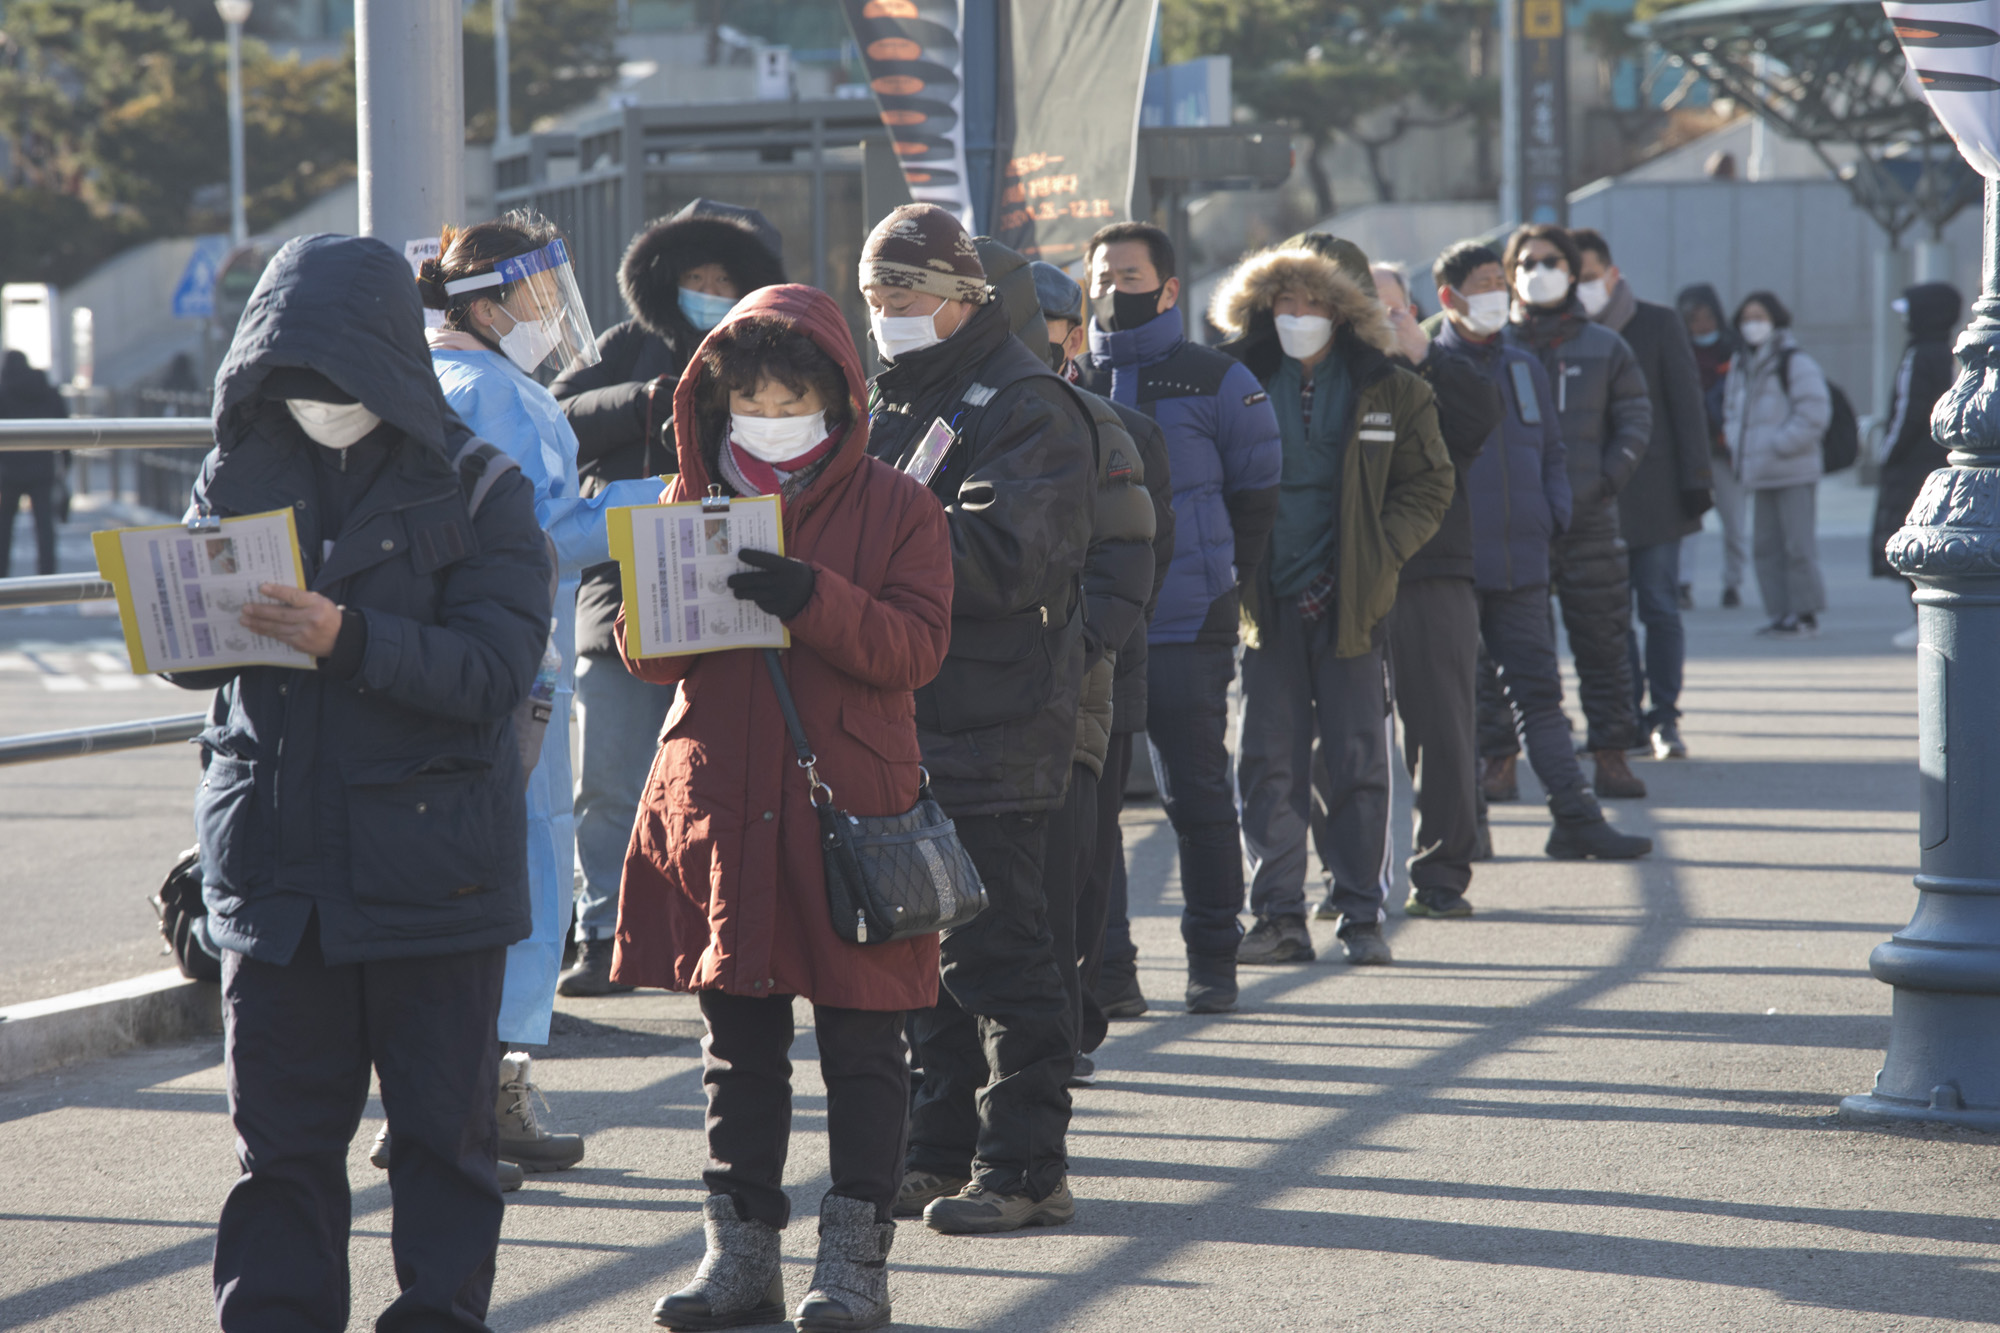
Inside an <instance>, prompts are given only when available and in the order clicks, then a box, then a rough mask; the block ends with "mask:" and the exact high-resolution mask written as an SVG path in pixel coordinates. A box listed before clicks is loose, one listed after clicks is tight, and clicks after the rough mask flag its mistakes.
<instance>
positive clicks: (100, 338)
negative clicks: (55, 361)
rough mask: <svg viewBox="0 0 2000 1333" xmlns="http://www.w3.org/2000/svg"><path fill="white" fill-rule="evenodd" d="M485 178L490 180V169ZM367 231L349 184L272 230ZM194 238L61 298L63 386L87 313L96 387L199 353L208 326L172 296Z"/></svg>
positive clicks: (126, 255) (116, 268)
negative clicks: (178, 315) (180, 310)
mask: <svg viewBox="0 0 2000 1333" xmlns="http://www.w3.org/2000/svg"><path fill="white" fill-rule="evenodd" d="M485 174H486V176H487V177H488V178H489V179H490V178H491V176H492V172H491V170H490V169H489V170H488V171H487V172H486V173H485ZM360 225H361V201H360V193H359V190H358V187H357V186H356V185H355V184H354V183H353V182H351V181H350V182H349V183H347V184H346V185H343V186H341V187H340V188H338V189H335V190H329V191H327V193H325V194H323V195H321V196H320V197H319V198H318V199H315V200H314V201H313V202H312V203H310V204H308V205H307V206H306V207H305V208H303V209H300V210H299V211H298V212H297V213H295V214H293V215H292V216H291V217H289V218H286V219H285V220H284V221H283V222H281V223H279V224H278V225H277V226H275V227H272V228H271V229H270V231H269V233H268V234H269V235H272V236H279V237H292V236H309V235H311V234H313V233H314V232H322V231H331V232H341V233H344V234H348V235H352V234H353V233H354V232H355V231H356V230H358V229H359V228H360ZM194 246H195V242H194V239H193V238H192V237H175V238H172V239H169V240H159V241H148V242H147V243H146V244H144V245H137V246H134V247H132V248H131V249H130V250H126V251H124V252H123V253H121V254H118V255H114V256H113V257H112V258H110V259H108V260H106V261H105V262H104V263H102V264H100V265H98V267H97V268H95V269H93V270H92V271H91V272H90V274H89V275H88V276H87V277H84V278H82V279H80V280H79V281H77V282H75V283H72V284H71V285H70V286H68V287H66V288H64V289H63V291H62V323H61V332H62V337H61V340H60V341H61V344H62V346H61V351H60V358H59V363H60V365H61V367H62V378H64V379H67V378H68V377H69V375H70V372H71V369H72V368H71V366H70V364H69V362H70V349H69V312H70V311H72V310H75V309H77V308H78V307H80V306H88V307H89V308H90V311H91V316H92V327H93V329H94V331H95V334H96V339H97V348H96V351H97V374H96V381H97V383H98V384H100V385H104V386H107V387H110V388H114V389H117V388H126V387H129V386H130V385H132V384H135V383H137V382H138V381H140V380H143V379H145V378H147V377H148V376H150V375H153V374H155V373H157V372H158V371H159V370H160V369H161V368H162V367H164V366H165V365H166V364H167V363H168V362H169V361H171V360H173V358H174V356H175V355H176V354H177V353H180V352H187V353H190V354H193V353H196V352H198V351H199V350H200V348H201V335H202V325H203V324H204V323H205V321H203V320H195V319H175V318H174V288H175V287H176V286H177V285H179V283H180V280H181V273H182V272H183V271H184V270H185V269H186V268H187V262H188V257H189V256H190V255H192V254H193V253H194Z"/></svg>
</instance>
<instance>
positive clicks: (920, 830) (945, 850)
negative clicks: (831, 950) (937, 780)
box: [764, 648, 986, 944]
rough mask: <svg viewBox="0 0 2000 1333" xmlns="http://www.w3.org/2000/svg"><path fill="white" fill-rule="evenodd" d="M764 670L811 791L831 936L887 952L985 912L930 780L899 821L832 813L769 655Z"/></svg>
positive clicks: (769, 652) (829, 795)
mask: <svg viewBox="0 0 2000 1333" xmlns="http://www.w3.org/2000/svg"><path fill="white" fill-rule="evenodd" d="M764 665H765V666H766V667H768V668H770V671H771V684H772V686H773V687H774V688H775V689H776V690H777V691H778V707H779V708H780V709H781V710H782V711H783V712H784V715H785V730H786V731H788V732H790V733H791V737H792V748H793V749H794V750H796V751H798V756H799V760H798V762H799V767H800V768H803V769H804V770H805V771H806V781H807V782H808V783H810V784H811V788H812V804H813V810H814V812H815V813H816V814H818V816H819V846H820V854H821V856H822V857H823V858H824V859H825V861H826V901H827V908H828V910H829V911H830V912H831V913H832V915H833V930H834V933H835V934H836V935H839V936H840V937H841V938H842V939H844V940H848V941H851V942H852V943H855V944H886V943H888V942H889V941H890V940H905V939H908V938H910V937H911V936H912V935H930V934H934V933H936V932H937V931H941V930H950V929H952V928H953V927H955V926H962V925H964V924H965V923H966V922H968V921H970V920H972V918H974V917H976V916H978V915H979V914H980V913H981V912H983V911H985V910H986V886H985V885H984V884H982V883H980V881H979V872H978V871H977V870H975V869H974V868H973V865H972V858H971V857H970V856H969V855H967V854H966V850H965V847H964V845H963V844H961V843H960V842H959V840H958V830H957V828H956V827H955V826H954V825H953V824H952V822H951V820H949V819H947V818H946V817H945V813H944V810H943V808H942V807H940V806H939V805H938V803H937V802H936V801H935V800H933V799H932V797H931V779H930V775H929V774H928V773H926V774H924V777H923V785H922V786H921V787H920V788H919V789H918V791H917V803H916V804H915V805H913V806H911V807H910V808H909V809H908V810H906V811H904V812H903V813H902V814H900V815H850V814H848V813H847V812H846V811H845V810H842V809H840V808H838V807H837V806H835V805H834V803H833V789H832V788H831V787H829V786H827V785H826V784H825V783H824V782H821V781H820V778H819V769H818V764H819V759H818V757H817V756H816V755H814V754H813V748H812V743H811V742H810V741H808V740H807V739H806V730H805V727H804V725H803V724H801V723H800V721H799V710H798V706H797V705H796V704H795V703H793V701H792V690H791V686H790V685H788V684H786V682H785V672H784V669H783V668H782V667H781V666H780V665H779V664H778V654H777V652H776V651H775V650H773V649H769V648H767V649H765V650H764Z"/></svg>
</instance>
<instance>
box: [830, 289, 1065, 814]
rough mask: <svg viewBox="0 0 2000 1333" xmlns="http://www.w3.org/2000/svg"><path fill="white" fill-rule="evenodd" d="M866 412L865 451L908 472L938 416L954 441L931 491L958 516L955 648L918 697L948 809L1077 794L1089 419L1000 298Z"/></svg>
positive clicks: (1011, 807) (879, 379)
mask: <svg viewBox="0 0 2000 1333" xmlns="http://www.w3.org/2000/svg"><path fill="white" fill-rule="evenodd" d="M868 411H869V416H870V420H871V424H870V431H869V439H868V450H869V452H870V453H871V454H873V455H874V456H875V457H877V458H879V459H882V460H883V461H885V462H888V463H890V464H893V465H894V466H896V467H899V468H900V467H904V466H905V465H906V464H907V463H908V462H909V461H910V458H911V456H912V455H913V454H915V453H916V451H917V448H918V446H919V445H920V444H921V443H922V441H923V438H924V435H925V432H926V431H928V430H929V428H930V426H931V423H932V422H933V421H937V420H940V419H942V420H943V421H944V422H945V423H946V424H947V425H949V426H951V427H952V428H953V429H954V430H955V431H956V432H957V433H958V438H957V441H956V443H955V444H954V445H953V446H952V447H951V449H950V451H949V452H948V453H947V454H946V456H945V459H944V461H943V463H942V465H941V466H940V467H939V468H938V470H937V474H936V475H935V476H934V477H933V478H932V479H931V483H930V487H931V490H932V492H933V493H935V494H936V495H937V497H938V499H939V501H940V502H942V503H943V504H944V507H945V513H946V515H947V517H948V518H949V519H950V521H951V551H952V568H953V572H954V575H955V578H954V587H953V592H952V606H951V653H950V655H949V656H948V657H946V658H945V663H944V667H943V669H942V670H940V671H939V672H938V676H937V679H936V680H934V681H932V682H931V683H930V684H929V685H926V686H925V687H924V688H923V689H921V690H918V691H917V733H918V737H919V739H920V741H921V742H922V744H923V750H924V764H925V766H926V767H927V768H928V769H929V770H930V774H931V781H932V786H933V789H934V790H935V791H936V792H937V796H938V800H939V801H940V802H941V803H942V804H943V805H944V807H945V808H946V809H947V810H949V811H951V812H952V813H953V814H954V815H984V814H1003V813H1007V812H1011V811H1029V810H1047V809H1050V808H1052V807H1054V806H1055V805H1057V804H1059V803H1060V802H1061V800H1062V797H1063V792H1064V791H1065V790H1066V789H1067V787H1068V785H1069V770H1070V758H1071V754H1072V753H1073V751H1074V749H1075V743H1076V712H1077V699H1078V693H1079V690H1080V688H1081V685H1082V682H1083V667H1084V632H1083V621H1084V610H1083V596H1082V576H1083V566H1084V557H1085V555H1086V554H1087V552H1088V551H1089V548H1090V537H1091V522H1092V512H1093V508H1094V505H1093V501H1094V498H1095V494H1096V485H1095V480H1096V456H1095V450H1094V448H1093V445H1092V438H1091V437H1092V432H1091V427H1090V422H1089V419H1088V418H1087V417H1086V416H1085V415H1084V413H1083V409H1082V407H1081V406H1080V405H1079V402H1078V399H1077V397H1076V391H1075V390H1073V389H1072V388H1071V387H1070V386H1069V385H1067V384H1065V383H1064V382H1063V381H1062V380H1061V379H1060V378H1058V377H1057V376H1056V373H1055V372H1054V371H1052V370H1050V369H1049V367H1048V366H1047V364H1046V363H1044V362H1043V361H1042V360H1040V359H1039V358H1038V357H1036V356H1035V354H1034V353H1032V352H1030V351H1029V350H1028V348H1027V346H1026V345H1025V344H1023V343H1022V342H1021V341H1020V340H1019V339H1018V338H1015V337H1014V336H1013V335H1012V333H1011V332H1010V331H1009V328H1008V322H1007V317H1006V313H1005V312H1004V311H1003V310H1002V309H1001V306H1000V303H999V302H998V301H989V302H988V303H986V304H985V305H983V306H980V307H979V308H978V309H977V310H975V311H974V312H973V313H972V316H971V318H969V319H967V320H966V322H965V323H964V324H963V325H962V326H961V327H960V328H959V329H958V330H957V332H955V333H953V334H952V336H951V337H950V338H948V339H946V340H945V341H944V342H942V343H939V344H937V345H935V346H933V347H927V348H924V349H923V350H922V351H919V352H907V353H905V354H904V355H902V356H901V357H898V358H897V359H896V361H895V363H894V364H892V365H891V366H890V367H889V368H888V369H886V370H884V371H883V372H882V373H881V374H880V375H878V376H876V378H875V382H874V384H873V386H872V388H871V391H870V394H869V403H868Z"/></svg>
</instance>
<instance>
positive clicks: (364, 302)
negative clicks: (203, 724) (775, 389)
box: [173, 235, 551, 964]
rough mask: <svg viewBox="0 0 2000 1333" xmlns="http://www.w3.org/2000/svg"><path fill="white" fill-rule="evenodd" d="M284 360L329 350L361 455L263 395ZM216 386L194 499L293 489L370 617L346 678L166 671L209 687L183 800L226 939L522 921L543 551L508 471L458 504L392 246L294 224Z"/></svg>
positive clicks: (359, 945)
mask: <svg viewBox="0 0 2000 1333" xmlns="http://www.w3.org/2000/svg"><path fill="white" fill-rule="evenodd" d="M280 367H303V368H306V369H309V370H313V371H317V372H318V373H319V374H321V375H323V376H325V377H326V378H327V379H328V380H331V381H332V382H333V384H334V385H336V386H337V387H338V388H340V389H342V390H344V391H346V392H347V393H349V394H351V395H353V396H354V397H355V398H357V399H359V400H360V402H361V403H362V404H364V405H365V406H366V407H367V408H368V409H369V410H370V411H372V412H374V413H375V414H376V415H377V416H379V417H381V418H382V422H383V424H382V425H381V426H380V427H378V428H377V429H376V431H375V432H374V433H373V434H372V435H371V436H369V437H368V439H367V440H364V441H363V442H362V443H361V444H359V445H357V446H355V448H356V449H361V450H363V451H364V453H363V457H362V458H361V459H352V458H348V457H347V456H346V455H339V454H336V452H335V451H332V450H327V449H322V448H321V447H320V446H318V445H316V444H314V443H313V442H312V441H310V440H309V439H307V438H306V436H305V434H304V433H303V432H302V431H300V430H299V428H298V426H297V424H296V423H295V422H294V421H293V420H292V418H291V415H290V413H289V412H287V411H286V409H285V407H284V404H283V403H282V402H278V401H275V400H273V399H272V398H270V397H268V396H266V395H265V393H264V392H263V387H264V381H265V379H266V378H267V377H268V376H269V375H270V374H271V372H272V371H273V370H275V369H278V368H280ZM215 397H216V401H215V440H216V444H215V449H214V450H213V451H212V452H211V453H210V454H209V455H208V458H207V459H206V460H205V461H204V462H203V464H202V470H201V476H200V478H199V480H198V481H197V482H196V484H195V492H194V500H195V504H196V505H197V506H199V507H202V508H205V509H207V510H208V511H210V512H213V513H215V514H217V515H221V516H228V515H240V514H257V513H266V512H269V511H271V510H278V509H287V510H290V511H292V517H293V519H294V521H295V523H296V525H297V530H298V536H299V547H300V554H301V556H302V558H303V560H304V564H305V574H306V584H307V586H308V587H310V588H311V589H313V590H314V591H316V592H319V593H322V594H324V595H325V596H326V597H328V598H330V599H332V600H333V601H335V602H337V603H339V604H341V605H342V606H344V607H346V608H347V609H348V610H350V611H351V612H354V613H355V614H357V615H358V616H360V617H361V618H362V619H363V621H364V622H365V625H366V634H365V646H364V647H363V648H362V650H361V652H360V655H359V657H358V659H357V661H356V662H355V663H354V669H353V674H352V675H351V676H347V675H343V674H342V673H338V672H334V671H330V670H319V671H300V670H291V669H286V668H278V667H247V668H241V669H226V670H220V671H209V672H199V673H190V674H187V675H180V676H176V677H174V678H173V679H174V681H175V683H176V684H181V685H187V686H190V687H196V688H211V687H219V688H218V689H217V694H216V696H215V701H214V704H213V706H212V707H211V709H210V712H209V724H208V727H207V728H206V729H205V730H204V731H203V733H202V735H201V737H200V741H201V745H202V748H203V754H204V756H205V757H206V769H205V772H204V775H203V780H202V785H201V791H200V793H199V795H198V796H197V797H196V801H195V827H196V830H197V833H198V835H199V837H200V842H201V864H202V878H203V896H204V898H205V899H206V901H207V904H208V908H209V915H210V931H211V934H212V936H213V938H214V940H215V942H216V943H217V944H219V945H221V946H222V947H224V948H228V949H235V950H238V951H239V952H242V953H245V954H248V955H249V956H250V957H253V958H256V959H259V960H261V961H265V962H270V963H277V964H284V963H288V962H290V961H291V957H292V953H293V950H294V949H296V947H297V946H298V943H299V940H300V938H301V937H302V935H303V933H304V931H305V928H306V923H307V922H308V921H309V920H311V919H313V918H314V917H315V916H317V919H318V923H319V937H320V946H321V949H322V951H323V952H324V955H325V958H326V961H327V962H328V963H330V964H341V963H349V962H361V961H368V960H372V959H383V958H400V957H420V956H426V955H437V954H448V953H457V952H462V951H467V950H472V949H481V948H489V947H494V946H498V945H505V944H511V943H513V942H514V941H515V940H518V939H520V938H521V937H522V936H524V935H525V934H526V933H527V930H528V898H527V867H526V862H525V854H524V853H525V847H526V841H527V834H526V827H525V818H526V809H525V805H524V802H523V801H522V797H521V791H522V774H521V762H520V755H519V751H518V747H517V745H516V743H515V739H514V733H513V722H512V713H513V710H514V708H515V706H516V705H517V704H518V703H519V702H520V701H521V699H522V698H523V697H524V696H525V695H526V693H527V690H528V687H529V684H530V682H531V681H532V680H533V679H534V675H535V672H536V670H537V668H538V667H539V666H540V664H541V660H542V651H543V648H544V646H545V645H546V643H547V642H548V625H549V613H550V609H551V604H550V596H549V581H550V580H549V575H550V569H549V557H548V548H547V543H546V541H545V539H544V538H543V536H542V531H541V528H540V526H539V525H538V524H537V523H536V522H535V515H534V509H533V503H532V492H531V488H530V487H529V484H528V482H527V480H526V479H525V478H523V477H522V476H521V475H520V473H519V471H518V470H515V469H512V468H509V469H507V470H506V471H504V472H502V473H501V474H499V475H498V476H497V477H496V479H495V480H494V481H493V482H492V485H491V487H490V489H489V490H488V491H487V492H486V495H485V498H484V501H483V502H482V503H481V505H480V506H479V510H478V513H477V514H476V515H473V514H471V513H469V510H468V506H467V502H466V498H465V494H464V491H463V490H462V487H461V481H460V477H459V475H458V473H457V472H456V471H455V470H454V468H453V466H452V460H453V459H454V458H455V457H456V456H457V454H458V452H459V450H460V448H461V447H462V446H463V445H465V444H466V443H467V442H468V441H470V440H471V438H472V435H471V432H470V431H469V430H468V429H467V428H466V426H465V423H464V422H462V421H461V420H459V418H458V416H457V415H456V414H455V413H454V412H453V411H452V410H451V408H450V407H449V406H447V405H446V403H445V400H444V394H443V392H442V391H441V390H440V389H439V387H438V381H437V377H436V376H435V375H434V374H433V373H432V371H431V358H430V353H429V350H428V349H427V348H426V347H425V345H424V331H423V313H422V310H421V309H420V307H419V305H418V302H417V291H416V285H415V284H414V283H412V282H411V281H410V269H409V265H408V264H407V263H406V262H405V261H404V259H403V257H402V255H400V254H398V253H397V252H396V251H394V250H391V249H390V248H389V247H388V246H386V245H384V244H383V243H382V242H380V241H377V240H373V239H370V238H366V237H352V236H325V235H321V236H305V237H300V238H298V239H295V240H292V241H289V242H287V243H286V245H285V246H284V248H283V249H281V250H280V251H279V252H278V253H277V255H275V256H274V257H273V258H272V260H271V262H270V264H269V266H268V267H266V269H265V270H264V275H263V277H262V278H261V279H260V280H259V281H258V283H257V288H256V290H255V291H254V292H252V293H251V295H250V300H249V303H248V305H247V306H246V307H245V309H244V312H243V317H242V319H241V320H240V321H239V322H238V324H237V327H236V336H235V338H234V340H233V341H232V342H231V343H230V347H229V352H228V355H227V356H226V357H225V358H224V360H223V363H222V368H221V370H220V371H219V372H218V373H217V376H216V396H215ZM378 450H379V454H378V456H377V457H376V458H375V459H373V460H370V459H369V458H368V457H367V455H368V453H371V452H376V451H378ZM352 452H353V451H352V450H350V451H348V453H350V454H351V453H352ZM371 462H372V463H373V465H374V467H373V472H372V476H371V475H369V470H368V464H369V463H371ZM364 476H367V477H368V480H367V484H366V485H365V486H360V485H358V484H357V478H361V477H364ZM323 479H324V480H329V481H330V482H331V485H330V486H323V484H322V482H323ZM356 492H358V493H356ZM323 493H324V494H327V495H329V496H331V497H333V499H332V503H329V502H328V500H326V499H323V498H322V495H323Z"/></svg>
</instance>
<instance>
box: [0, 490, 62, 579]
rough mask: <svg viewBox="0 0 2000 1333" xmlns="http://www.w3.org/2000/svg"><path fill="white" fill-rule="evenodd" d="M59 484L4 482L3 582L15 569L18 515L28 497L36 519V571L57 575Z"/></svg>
mask: <svg viewBox="0 0 2000 1333" xmlns="http://www.w3.org/2000/svg"><path fill="white" fill-rule="evenodd" d="M55 485H56V484H55V481H54V480H53V479H51V480H49V481H30V482H13V481H10V482H5V483H0V579H4V578H6V577H7V575H8V571H9V570H10V569H11V568H12V567H13V554H14V516H15V515H16V514H18V513H20V512H21V499H22V497H23V496H25V497H27V501H28V505H29V507H30V508H31V509H33V510H34V518H35V572H36V573H37V574H53V573H55V572H56V502H55Z"/></svg>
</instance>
